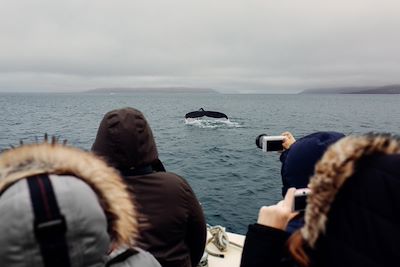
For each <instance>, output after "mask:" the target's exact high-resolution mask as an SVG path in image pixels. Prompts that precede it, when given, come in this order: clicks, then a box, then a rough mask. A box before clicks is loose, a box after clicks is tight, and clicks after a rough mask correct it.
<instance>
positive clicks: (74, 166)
mask: <svg viewBox="0 0 400 267" xmlns="http://www.w3.org/2000/svg"><path fill="white" fill-rule="evenodd" d="M40 173H49V174H58V175H63V174H70V175H74V176H76V177H77V178H79V179H82V180H83V181H84V182H85V183H87V184H88V185H89V186H90V187H91V188H92V189H93V191H94V192H96V194H97V196H98V198H99V202H100V205H101V206H102V208H103V210H104V212H105V214H106V217H107V219H108V225H109V226H108V228H109V233H110V236H111V238H112V239H113V241H114V242H116V245H127V246H129V245H133V244H134V240H135V238H136V236H137V232H138V229H137V228H138V225H137V214H136V210H135V207H134V204H133V202H132V198H131V196H130V195H129V193H128V191H127V189H126V186H125V184H124V183H123V181H122V178H121V177H120V176H119V174H118V173H117V172H116V171H115V170H114V169H113V168H111V167H109V166H107V165H106V164H105V163H104V161H102V160H101V159H99V158H98V157H96V156H94V155H93V154H91V153H88V152H84V151H82V150H79V149H76V148H72V147H66V146H63V145H60V144H49V143H43V144H32V145H23V146H21V147H18V148H16V149H11V150H8V151H6V152H4V153H2V154H1V156H0V194H1V192H3V191H5V190H6V188H7V187H8V186H11V185H12V184H13V183H15V182H16V181H18V180H21V179H24V178H26V177H28V176H32V175H35V174H40Z"/></svg>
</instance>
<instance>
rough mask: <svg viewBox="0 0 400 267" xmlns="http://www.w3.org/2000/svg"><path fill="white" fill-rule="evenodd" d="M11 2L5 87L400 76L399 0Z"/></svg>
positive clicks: (237, 85)
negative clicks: (399, 48) (399, 49)
mask: <svg viewBox="0 0 400 267" xmlns="http://www.w3.org/2000/svg"><path fill="white" fill-rule="evenodd" d="M3 2H4V3H3ZM3 2H2V9H1V10H0V32H1V33H2V36H4V38H2V42H1V43H0V91H9V90H20V91H30V90H33V91H38V90H39V91H40V90H45V91H57V90H59V91H65V90H72V91H78V90H84V89H89V88H94V87H109V86H124V87H126V86H132V87H136V86H173V85H176V86H196V87H213V88H216V89H220V90H221V91H234V92H236V91H246V89H247V90H249V91H254V90H255V91H258V90H259V91H266V92H269V91H282V92H284V91H285V90H286V91H288V92H289V91H296V90H301V89H304V88H311V87H320V86H328V87H332V86H342V85H343V86H349V85H369V84H373V85H381V84H386V83H398V82H400V81H399V78H398V77H399V71H400V69H399V66H400V64H399V63H400V54H399V53H398V51H397V50H398V46H399V43H400V34H399V25H400V17H399V16H398V14H397V11H398V10H399V8H400V2H398V1H394V0H393V1H391V0H381V1H378V0H353V1H346V0H336V1H318V0H304V1H291V0H281V1H269V0H263V1H261V0H246V1H243V0H218V1H213V0H202V1H198V0H190V1H188V0H168V1H162V0H159V1H155V0H143V1H120V0H116V1H105V0H93V1H78V0H69V1H66V0H62V1H61V0H60V1H51V0H42V1H40V0H38V1H28V0H26V1H11V0H8V1H3Z"/></svg>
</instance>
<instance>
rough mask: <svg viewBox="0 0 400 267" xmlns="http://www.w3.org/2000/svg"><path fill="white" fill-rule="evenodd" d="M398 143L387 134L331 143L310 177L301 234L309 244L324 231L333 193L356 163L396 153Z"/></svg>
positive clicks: (353, 171)
mask: <svg viewBox="0 0 400 267" xmlns="http://www.w3.org/2000/svg"><path fill="white" fill-rule="evenodd" d="M399 153H400V142H399V140H398V139H396V138H393V137H392V136H390V135H377V134H368V135H365V136H358V137H357V136H349V137H345V138H343V139H341V140H339V141H338V142H337V143H335V144H334V145H332V146H331V147H330V148H329V149H328V150H327V151H326V152H325V154H324V155H323V157H322V159H321V160H320V161H319V162H318V164H317V165H316V167H315V174H314V176H313V177H312V178H311V180H310V184H309V187H310V188H311V191H312V194H311V195H310V196H309V197H308V200H307V201H308V205H307V208H306V212H305V225H304V227H303V228H301V230H300V231H301V235H302V236H303V239H304V240H305V241H306V242H307V244H308V245H309V246H310V247H314V246H315V244H316V242H317V240H318V238H319V236H320V235H321V234H323V233H325V230H326V224H327V217H328V214H329V211H330V209H331V205H332V203H333V201H334V200H335V197H336V194H337V193H338V191H339V190H340V189H341V187H342V185H343V184H344V182H345V181H346V180H347V179H348V178H349V177H351V176H352V175H353V174H354V173H355V167H356V165H357V163H358V162H359V161H360V160H361V159H362V158H364V157H366V156H371V155H374V154H386V155H390V154H399Z"/></svg>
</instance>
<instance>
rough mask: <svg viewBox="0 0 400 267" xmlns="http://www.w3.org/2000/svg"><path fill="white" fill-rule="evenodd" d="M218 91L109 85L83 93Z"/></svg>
mask: <svg viewBox="0 0 400 267" xmlns="http://www.w3.org/2000/svg"><path fill="white" fill-rule="evenodd" d="M167 92H168V93H218V92H217V91H215V90H214V89H209V88H194V87H110V88H97V89H92V90H88V91H85V93H114V94H115V93H167Z"/></svg>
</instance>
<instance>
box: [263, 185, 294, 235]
mask: <svg viewBox="0 0 400 267" xmlns="http://www.w3.org/2000/svg"><path fill="white" fill-rule="evenodd" d="M295 192H296V188H290V189H289V190H288V191H287V193H286V195H285V198H284V199H283V200H281V201H280V202H278V203H277V204H275V205H271V206H263V207H262V208H261V209H260V211H259V214H258V220H257V223H259V224H262V225H265V226H269V227H274V228H277V229H281V230H284V229H286V227H287V224H288V223H289V221H290V220H291V219H292V218H294V217H295V216H296V215H297V214H298V212H293V211H292V206H293V201H294V197H295Z"/></svg>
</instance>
